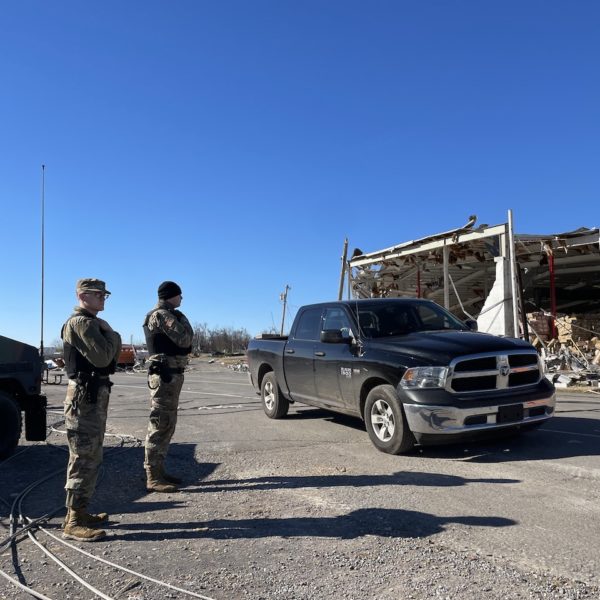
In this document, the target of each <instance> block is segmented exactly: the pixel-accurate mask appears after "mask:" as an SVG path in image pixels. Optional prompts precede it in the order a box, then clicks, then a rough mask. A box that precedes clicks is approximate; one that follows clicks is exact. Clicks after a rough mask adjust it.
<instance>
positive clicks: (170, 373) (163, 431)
mask: <svg viewBox="0 0 600 600" xmlns="http://www.w3.org/2000/svg"><path fill="white" fill-rule="evenodd" d="M180 305H181V288H180V287H179V286H178V285H177V284H176V283H175V282H174V281H163V282H162V283H161V284H160V285H159V286H158V304H157V305H156V306H155V307H154V308H153V309H152V310H151V311H150V312H149V313H148V314H147V315H146V319H145V321H144V335H145V336H146V344H147V346H148V354H149V361H150V362H149V367H148V387H149V388H150V398H151V400H152V408H151V411H150V422H149V423H148V433H147V435H146V449H145V459H144V468H145V469H146V489H147V490H148V491H149V492H175V491H177V487H176V486H175V485H174V484H177V483H181V480H180V479H179V478H178V477H175V476H174V475H169V474H168V473H167V472H166V470H165V465H164V463H165V459H166V457H167V453H168V451H169V443H170V442H171V438H172V437H173V434H174V433H175V425H176V424H177V407H178V405H179V394H180V392H181V388H182V386H183V372H184V369H185V366H186V365H187V357H188V354H189V353H190V352H191V351H192V338H193V336H194V330H193V329H192V326H191V325H190V322H189V321H188V320H187V318H186V316H185V315H184V314H183V313H182V312H181V311H179V310H177V309H178V308H179V306H180Z"/></svg>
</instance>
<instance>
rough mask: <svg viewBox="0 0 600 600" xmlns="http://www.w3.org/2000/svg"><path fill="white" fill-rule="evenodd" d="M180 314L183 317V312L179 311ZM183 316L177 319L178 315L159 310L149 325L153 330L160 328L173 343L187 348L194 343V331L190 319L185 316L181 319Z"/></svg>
mask: <svg viewBox="0 0 600 600" xmlns="http://www.w3.org/2000/svg"><path fill="white" fill-rule="evenodd" d="M178 312H179V311H178ZM179 315H181V317H183V314H182V313H179ZM181 317H180V319H177V317H176V316H175V315H173V314H172V313H171V312H169V311H168V310H157V311H156V312H155V313H154V314H153V315H152V316H151V317H150V321H149V323H148V326H149V328H150V329H151V330H152V329H155V328H158V329H160V330H161V331H162V332H163V333H165V334H166V335H167V336H168V337H169V339H170V340H171V341H172V342H173V343H175V344H177V345H178V346H180V347H181V348H186V347H187V346H191V344H192V339H193V337H194V331H193V329H192V326H191V325H190V324H189V322H188V320H187V319H186V318H185V317H183V319H181Z"/></svg>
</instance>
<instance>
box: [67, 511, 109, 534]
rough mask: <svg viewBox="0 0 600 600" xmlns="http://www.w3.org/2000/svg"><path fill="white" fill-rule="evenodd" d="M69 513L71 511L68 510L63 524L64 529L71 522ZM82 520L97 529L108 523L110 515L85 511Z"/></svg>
mask: <svg viewBox="0 0 600 600" xmlns="http://www.w3.org/2000/svg"><path fill="white" fill-rule="evenodd" d="M69 511H70V509H67V514H66V515H65V521H64V523H63V529H64V528H65V527H66V525H67V522H68V520H69ZM81 519H82V521H84V522H85V524H86V525H91V526H92V527H95V526H96V525H99V524H100V523H106V522H107V521H108V513H105V512H101V513H98V514H94V513H88V512H85V511H83V512H82V514H81Z"/></svg>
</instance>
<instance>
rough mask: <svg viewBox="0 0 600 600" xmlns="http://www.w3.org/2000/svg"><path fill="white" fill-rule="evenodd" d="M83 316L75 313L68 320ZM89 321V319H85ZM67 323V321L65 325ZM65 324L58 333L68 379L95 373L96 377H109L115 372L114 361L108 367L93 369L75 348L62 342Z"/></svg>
mask: <svg viewBox="0 0 600 600" xmlns="http://www.w3.org/2000/svg"><path fill="white" fill-rule="evenodd" d="M81 316H84V315H81V314H78V313H75V314H73V315H71V316H70V317H69V320H70V319H72V318H73V317H81ZM86 318H88V319H91V317H86ZM68 322H69V321H68V320H67V323H68ZM67 323H65V324H64V325H63V327H62V329H61V331H60V337H61V339H62V340H63V354H64V359H65V369H66V370H67V376H68V377H69V379H76V378H77V373H87V374H88V375H91V374H92V373H95V374H96V375H111V374H112V373H114V372H115V366H116V364H115V361H114V360H113V361H112V362H111V363H110V365H108V367H95V366H94V365H93V364H92V363H91V362H90V361H89V360H88V359H87V358H85V356H83V354H81V352H79V350H77V348H75V346H72V345H71V344H69V342H65V341H64V337H63V335H64V331H65V327H66V325H67Z"/></svg>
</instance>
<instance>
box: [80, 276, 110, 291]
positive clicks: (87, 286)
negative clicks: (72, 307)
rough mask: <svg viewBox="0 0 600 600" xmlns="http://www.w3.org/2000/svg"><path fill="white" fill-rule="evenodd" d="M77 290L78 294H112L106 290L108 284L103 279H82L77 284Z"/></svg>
mask: <svg viewBox="0 0 600 600" xmlns="http://www.w3.org/2000/svg"><path fill="white" fill-rule="evenodd" d="M76 290H77V291H78V292H102V293H103V294H110V292H109V291H108V290H107V289H106V283H104V281H102V280H101V279H80V280H79V281H78V282H77V286H76Z"/></svg>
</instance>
